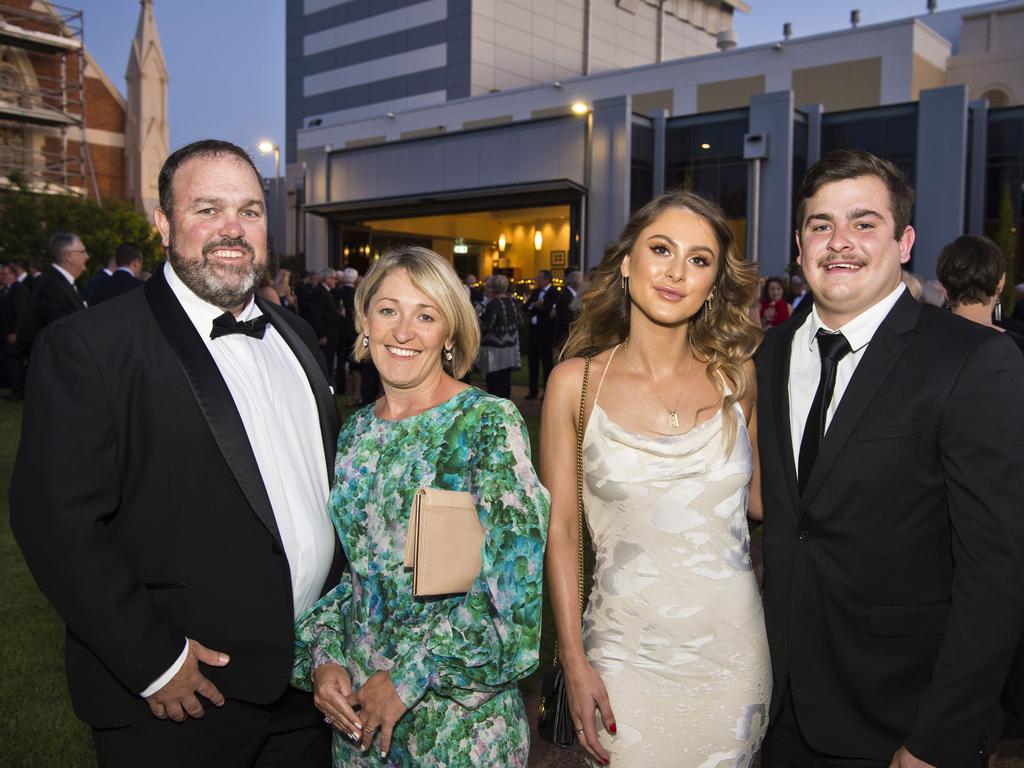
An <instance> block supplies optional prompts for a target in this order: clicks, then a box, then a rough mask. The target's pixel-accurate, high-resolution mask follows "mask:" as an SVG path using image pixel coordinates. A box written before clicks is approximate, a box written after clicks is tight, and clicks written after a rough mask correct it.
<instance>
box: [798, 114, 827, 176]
mask: <svg viewBox="0 0 1024 768" xmlns="http://www.w3.org/2000/svg"><path fill="white" fill-rule="evenodd" d="M800 111H801V112H803V113H804V114H805V115H807V167H808V168H810V167H811V166H812V165H814V164H815V163H816V162H818V161H819V160H820V159H821V116H822V115H823V114H825V107H823V106H822V105H821V104H808V105H806V106H804V107H800ZM800 181H801V180H800V179H796V181H795V183H797V184H799V183H800Z"/></svg>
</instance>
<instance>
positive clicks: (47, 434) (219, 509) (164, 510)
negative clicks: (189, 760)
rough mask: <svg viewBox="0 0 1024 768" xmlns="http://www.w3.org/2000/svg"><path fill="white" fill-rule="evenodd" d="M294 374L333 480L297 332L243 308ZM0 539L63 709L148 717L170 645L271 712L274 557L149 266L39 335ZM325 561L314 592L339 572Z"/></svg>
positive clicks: (235, 441)
mask: <svg viewBox="0 0 1024 768" xmlns="http://www.w3.org/2000/svg"><path fill="white" fill-rule="evenodd" d="M256 302H257V304H258V306H259V308H260V309H261V310H262V311H263V312H264V313H267V314H268V315H269V316H270V322H271V324H272V325H273V327H274V328H276V329H277V331H278V332H279V333H280V334H281V336H282V337H283V338H284V340H285V341H286V342H287V344H288V346H289V347H291V349H292V351H293V352H294V353H295V357H296V358H297V360H298V361H299V363H300V364H301V366H302V369H303V371H304V372H305V374H306V377H307V378H308V379H309V386H310V388H311V390H312V392H313V395H314V397H315V400H316V404H317V410H318V413H319V427H320V431H321V433H322V435H323V448H324V454H323V461H324V464H325V466H326V467H327V476H328V479H329V481H330V480H331V479H332V478H333V475H334V473H333V464H334V453H335V443H336V440H337V433H338V415H337V409H336V406H335V403H334V398H333V395H332V393H331V390H330V388H329V386H328V383H327V379H326V375H325V372H324V364H323V358H322V356H321V355H320V352H319V349H318V348H317V343H316V339H315V338H313V337H312V334H311V333H310V331H309V328H308V326H306V324H305V323H304V322H303V321H302V320H300V319H299V318H296V317H295V316H294V315H293V314H292V313H290V312H288V311H283V310H281V309H280V308H279V307H277V306H274V305H271V304H267V303H265V302H263V301H262V299H260V298H257V299H256ZM29 375H30V376H31V380H32V386H31V387H30V388H29V391H28V393H27V396H26V398H25V409H24V422H23V428H22V436H21V443H20V446H19V449H18V456H17V460H16V462H15V468H14V474H13V477H12V480H11V527H12V529H13V531H14V534H15V536H16V538H17V540H18V543H19V544H20V545H21V548H22V550H23V552H24V554H25V559H26V561H27V562H28V565H29V567H30V569H31V571H32V574H33V576H34V577H35V579H36V581H37V583H38V584H39V587H40V589H41V590H42V591H43V592H44V593H45V594H46V596H47V597H48V598H49V599H50V601H51V602H52V603H53V605H54V606H55V608H56V609H57V611H58V612H59V613H60V615H61V616H62V617H63V619H64V621H65V623H66V624H67V674H68V687H69V689H70V692H71V699H72V703H73V705H74V708H75V712H76V713H77V714H78V716H79V717H80V718H81V719H83V720H85V721H86V722H88V723H90V724H92V725H94V726H97V727H112V726H120V725H125V724H128V723H131V722H136V721H140V720H144V719H146V718H148V717H151V716H152V715H151V714H150V711H149V707H148V705H147V704H146V703H145V701H144V700H143V699H142V698H141V697H140V696H139V695H138V694H139V692H140V691H142V690H144V689H145V688H146V687H147V686H149V685H150V684H151V683H152V682H153V681H154V680H155V679H156V678H157V677H158V676H160V675H161V674H162V673H163V672H165V671H166V670H167V669H168V668H169V667H170V666H171V665H172V664H173V663H174V661H175V660H176V659H177V657H178V656H179V654H180V653H181V651H182V649H183V648H184V644H185V638H186V636H187V637H191V638H194V639H196V640H198V641H199V642H200V643H202V644H203V645H205V646H206V647H207V648H213V649H216V650H218V651H223V652H225V653H227V654H229V655H230V657H231V661H230V663H229V664H228V665H227V666H226V667H221V668H217V667H203V668H202V669H203V673H204V674H205V675H206V676H207V677H209V678H210V680H212V681H213V683H214V684H215V685H217V687H218V688H219V689H220V691H221V693H223V694H224V695H225V697H228V698H236V699H241V700H244V701H247V702H254V703H260V704H265V703H270V702H273V701H275V700H276V699H278V698H279V697H280V696H281V694H282V693H283V692H284V691H285V689H286V686H287V684H288V681H289V678H290V673H291V668H292V656H293V652H294V651H293V649H294V632H293V623H294V617H293V606H292V587H291V576H290V572H289V566H288V560H287V557H286V555H285V552H284V548H283V545H282V541H281V536H280V533H279V531H278V528H277V524H276V521H275V518H274V513H273V510H272V509H271V505H270V499H269V497H268V495H267V491H266V487H265V486H264V484H263V480H262V478H261V476H260V472H259V468H258V466H257V463H256V459H255V456H254V454H253V450H252V447H251V445H250V443H249V440H248V438H247V436H246V433H245V428H244V426H243V424H242V420H241V417H240V416H239V413H238V410H237V408H236V407H235V403H234V400H233V399H232V397H231V394H230V391H229V390H228V387H227V385H226V384H225V382H224V379H223V378H222V376H221V374H220V372H219V370H218V368H217V366H216V363H215V362H214V360H213V357H212V356H211V355H210V353H209V350H208V349H207V348H206V345H205V344H204V342H203V339H202V338H200V336H199V333H198V332H197V331H196V329H195V326H194V325H193V324H192V322H191V321H190V320H189V318H188V316H187V315H186V313H185V311H184V309H182V307H181V304H179V302H178V300H177V299H176V298H175V296H174V294H173V293H172V291H171V289H170V287H169V286H168V284H167V281H166V279H165V278H164V275H163V270H158V271H157V272H156V273H155V274H154V275H153V277H152V278H151V279H150V280H149V281H148V282H147V283H146V285H145V286H144V288H143V289H141V290H136V291H131V292H129V293H127V294H125V295H123V296H120V297H118V298H116V299H112V300H111V301H108V302H106V303H104V304H102V305H101V306H99V307H96V308H92V309H90V310H89V311H88V312H82V313H80V314H78V315H76V316H75V317H72V318H68V319H66V320H64V321H61V322H58V323H55V324H53V325H52V326H50V327H49V328H48V329H47V330H46V332H45V333H43V334H42V335H41V336H40V338H39V340H38V342H37V344H36V348H35V350H34V351H33V355H32V361H31V369H30V374H29ZM342 565H343V563H342V558H341V554H340V548H338V547H337V546H336V549H335V559H334V563H333V566H332V569H331V573H330V575H329V576H328V578H327V581H326V582H325V585H324V586H325V588H329V587H333V586H334V585H335V584H336V583H337V580H338V577H339V575H340V569H341V567H342Z"/></svg>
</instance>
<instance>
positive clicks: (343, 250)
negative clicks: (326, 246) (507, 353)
mask: <svg viewBox="0 0 1024 768" xmlns="http://www.w3.org/2000/svg"><path fill="white" fill-rule="evenodd" d="M341 252H342V254H343V255H344V256H345V258H346V259H347V258H348V246H347V245H346V246H345V247H344V248H343V249H342V251H341Z"/></svg>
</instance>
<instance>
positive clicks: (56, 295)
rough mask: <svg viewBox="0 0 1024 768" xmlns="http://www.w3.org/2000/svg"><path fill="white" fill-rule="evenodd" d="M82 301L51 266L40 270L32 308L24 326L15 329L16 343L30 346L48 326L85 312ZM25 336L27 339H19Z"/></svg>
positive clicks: (64, 278) (80, 296) (33, 294)
mask: <svg viewBox="0 0 1024 768" xmlns="http://www.w3.org/2000/svg"><path fill="white" fill-rule="evenodd" d="M85 306H86V305H85V300H84V299H83V298H82V295H81V294H80V293H79V292H78V291H77V290H76V289H75V287H74V286H73V285H71V283H69V282H68V279H67V278H66V277H64V275H62V274H61V273H60V272H58V271H57V270H56V268H54V267H53V266H52V265H51V266H49V267H47V268H46V269H44V270H43V273H42V274H41V275H40V276H39V279H38V280H36V282H35V286H34V287H33V288H32V308H31V310H30V311H29V313H28V317H27V318H26V320H27V321H28V322H27V324H26V325H23V326H20V327H19V329H18V335H19V339H18V340H19V341H21V342H25V343H31V342H32V340H34V339H35V337H36V335H38V333H39V332H40V331H41V330H43V328H45V327H46V326H48V325H49V324H50V323H52V322H54V321H55V320H60V319H61V318H62V317H67V316H68V315H73V314H74V313H75V312H80V311H81V310H83V309H85ZM22 336H25V337H26V338H24V339H23V338H20V337H22Z"/></svg>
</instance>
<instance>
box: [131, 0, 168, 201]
mask: <svg viewBox="0 0 1024 768" xmlns="http://www.w3.org/2000/svg"><path fill="white" fill-rule="evenodd" d="M139 5H141V6H142V7H141V9H140V10H139V22H138V24H137V25H136V27H135V39H134V40H132V49H131V53H129V55H128V67H127V69H126V71H125V79H126V80H127V81H128V112H127V115H126V119H127V125H126V126H125V190H126V192H127V194H128V196H130V197H131V198H132V200H134V201H135V207H136V208H138V209H139V210H144V211H145V212H146V215H147V216H150V217H152V214H153V209H154V208H155V207H156V205H157V202H158V194H157V176H158V175H159V173H160V167H161V166H162V165H163V163H164V160H166V159H167V155H168V154H169V147H170V135H169V129H168V126H167V79H168V78H167V66H166V65H165V63H164V51H163V48H162V47H161V45H160V35H159V33H158V32H157V29H156V19H155V18H154V16H153V0H139Z"/></svg>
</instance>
